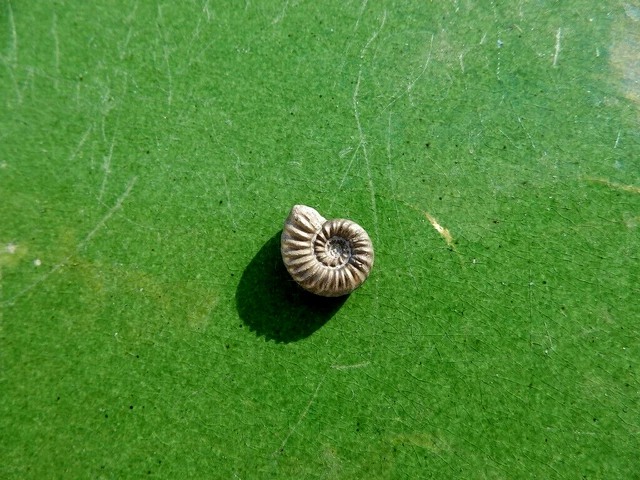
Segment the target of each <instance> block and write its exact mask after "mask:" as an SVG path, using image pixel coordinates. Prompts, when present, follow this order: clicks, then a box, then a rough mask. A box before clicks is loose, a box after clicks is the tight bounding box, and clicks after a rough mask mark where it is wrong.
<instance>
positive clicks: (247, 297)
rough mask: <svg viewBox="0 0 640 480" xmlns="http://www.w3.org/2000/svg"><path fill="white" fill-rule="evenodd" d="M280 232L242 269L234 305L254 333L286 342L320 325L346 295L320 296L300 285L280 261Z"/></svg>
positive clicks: (334, 310) (328, 317) (316, 328)
mask: <svg viewBox="0 0 640 480" xmlns="http://www.w3.org/2000/svg"><path fill="white" fill-rule="evenodd" d="M280 234H281V232H278V233H277V234H276V235H274V236H273V237H272V238H270V239H269V240H268V241H267V242H266V243H265V244H264V245H263V246H262V248H261V249H260V251H259V252H258V253H257V254H256V256H255V257H253V259H252V260H251V262H250V263H249V265H248V266H247V268H245V270H244V273H243V274H242V278H241V279H240V283H239V284H238V288H237V290H236V308H237V309H238V314H239V315H240V318H241V319H242V321H243V322H244V323H245V324H246V325H247V326H248V327H249V328H250V329H251V330H253V331H254V332H255V333H256V334H257V335H259V336H264V337H265V338H266V339H267V340H275V341H276V342H283V343H289V342H295V341H298V340H301V339H303V338H306V337H308V336H309V335H311V334H313V333H314V332H315V331H316V330H318V329H319V328H321V327H322V326H323V325H324V324H325V323H327V322H328V321H329V319H330V318H331V317H332V316H333V315H334V314H335V313H336V312H337V311H338V310H339V309H340V307H341V306H342V305H343V304H344V302H345V301H346V300H347V298H348V295H345V296H343V297H336V298H328V297H320V296H317V295H313V294H311V293H309V292H307V291H305V290H303V289H302V288H300V287H299V286H298V285H297V284H296V283H295V282H294V281H293V279H292V278H291V276H290V275H289V273H288V272H287V270H286V268H285V266H284V264H283V263H282V257H281V255H280Z"/></svg>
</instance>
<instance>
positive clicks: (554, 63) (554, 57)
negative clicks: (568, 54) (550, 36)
mask: <svg viewBox="0 0 640 480" xmlns="http://www.w3.org/2000/svg"><path fill="white" fill-rule="evenodd" d="M561 37H562V28H558V33H556V48H555V53H554V54H553V66H554V67H555V66H556V63H558V55H559V54H560V38H561Z"/></svg>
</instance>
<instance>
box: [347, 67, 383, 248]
mask: <svg viewBox="0 0 640 480" xmlns="http://www.w3.org/2000/svg"><path fill="white" fill-rule="evenodd" d="M361 77H362V69H361V70H360V71H359V72H358V81H357V82H356V88H355V89H354V91H353V111H354V115H355V118H356V125H357V127H358V134H359V135H360V145H361V146H362V153H363V155H364V162H365V165H366V167H367V179H368V183H369V192H370V193H371V208H372V210H373V216H374V218H373V224H374V231H375V235H376V241H378V238H379V235H378V209H377V207H376V190H375V186H374V184H373V177H372V175H371V163H370V162H369V153H368V152H367V140H366V138H365V136H364V133H363V131H362V125H361V124H360V113H359V112H358V90H359V89H360V79H361Z"/></svg>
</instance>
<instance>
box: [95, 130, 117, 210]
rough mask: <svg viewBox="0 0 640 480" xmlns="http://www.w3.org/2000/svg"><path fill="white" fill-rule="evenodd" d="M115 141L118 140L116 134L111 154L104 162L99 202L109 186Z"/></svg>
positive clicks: (112, 142) (110, 150) (110, 148)
mask: <svg viewBox="0 0 640 480" xmlns="http://www.w3.org/2000/svg"><path fill="white" fill-rule="evenodd" d="M115 142H116V137H115V135H114V136H113V138H112V139H111V146H110V147H109V154H108V155H106V156H105V157H104V163H103V164H102V169H103V170H104V175H103V176H102V185H101V186H100V193H99V194H98V202H102V196H103V195H104V190H105V188H106V186H107V179H108V177H109V175H110V174H111V157H112V156H113V146H114V145H115Z"/></svg>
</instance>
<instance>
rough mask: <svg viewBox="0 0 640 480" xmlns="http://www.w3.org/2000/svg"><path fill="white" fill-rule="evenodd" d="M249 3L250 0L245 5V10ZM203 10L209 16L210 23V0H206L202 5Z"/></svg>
mask: <svg viewBox="0 0 640 480" xmlns="http://www.w3.org/2000/svg"><path fill="white" fill-rule="evenodd" d="M248 5H249V2H248V1H247V4H246V5H245V10H246V8H247V6H248ZM202 11H203V12H204V14H205V15H206V16H207V23H209V22H210V21H211V12H210V11H209V0H205V2H204V4H203V5H202Z"/></svg>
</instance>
